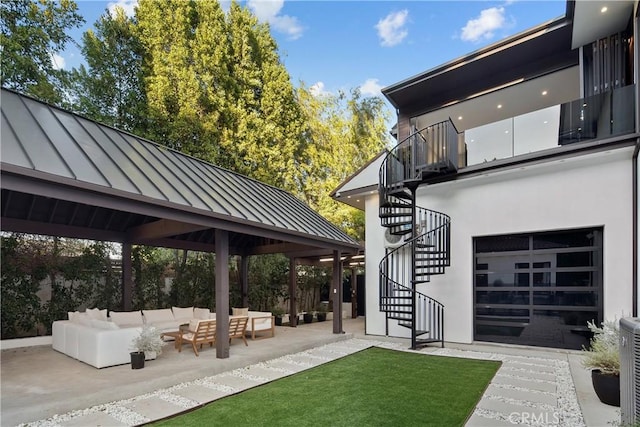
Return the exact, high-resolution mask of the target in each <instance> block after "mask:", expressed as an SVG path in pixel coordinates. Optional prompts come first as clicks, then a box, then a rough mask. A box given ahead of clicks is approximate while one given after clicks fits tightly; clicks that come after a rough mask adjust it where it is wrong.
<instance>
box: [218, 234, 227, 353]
mask: <svg viewBox="0 0 640 427" xmlns="http://www.w3.org/2000/svg"><path fill="white" fill-rule="evenodd" d="M215 248H216V278H215V279H216V281H215V289H216V336H218V337H221V338H220V339H217V340H216V357H217V358H218V359H227V358H228V357H229V340H228V339H226V338H224V337H228V336H229V233H228V232H227V231H226V230H220V229H216V244H215Z"/></svg>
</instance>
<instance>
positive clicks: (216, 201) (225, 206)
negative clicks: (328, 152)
mask: <svg viewBox="0 0 640 427" xmlns="http://www.w3.org/2000/svg"><path fill="white" fill-rule="evenodd" d="M25 104H28V106H29V108H27V107H26V106H25ZM0 107H1V111H2V138H3V141H2V143H3V147H2V148H3V149H2V159H1V160H2V164H3V165H5V164H6V165H13V166H19V167H21V168H25V170H33V171H36V172H47V173H49V174H52V175H54V177H53V178H52V179H51V181H52V182H54V183H55V182H56V179H55V176H60V177H64V178H71V179H73V180H76V181H78V186H81V187H82V186H86V185H85V184H82V183H87V184H91V185H94V186H95V187H93V188H94V190H95V191H100V187H107V188H110V189H113V190H118V191H120V192H121V193H122V194H123V195H126V193H129V194H130V195H131V196H128V197H130V198H132V199H135V198H136V196H144V197H145V198H146V199H147V200H151V201H152V200H154V199H155V200H157V201H158V204H159V205H163V206H167V203H168V204H169V205H173V207H175V208H176V209H184V210H189V211H190V212H194V210H195V211H200V212H202V213H203V214H205V215H212V214H213V215H214V216H215V217H216V218H225V219H226V220H228V221H231V222H236V223H242V224H246V223H254V224H256V226H257V227H260V228H263V229H267V230H269V229H270V230H274V231H280V232H283V233H290V234H291V235H306V236H307V238H311V239H318V240H317V241H318V242H320V241H322V242H323V243H322V245H321V246H323V247H324V246H325V245H326V244H327V243H329V244H331V245H338V246H348V247H354V248H355V247H357V246H358V243H357V242H356V241H355V240H353V239H352V238H350V237H349V236H348V235H347V234H346V233H344V232H343V231H342V230H340V229H338V228H337V227H335V226H334V225H333V224H331V223H330V222H329V221H327V220H326V219H325V218H323V217H322V216H320V215H319V214H318V213H316V212H315V211H313V210H312V209H311V208H310V207H309V206H307V205H306V204H304V203H303V202H302V201H301V200H299V199H297V198H296V197H294V196H293V195H292V194H290V193H287V192H286V191H284V190H281V189H278V188H276V187H273V186H270V185H267V184H265V183H262V182H260V181H257V180H254V179H251V178H248V177H246V176H243V175H240V174H237V173H235V172H232V171H229V170H226V169H223V168H220V167H217V166H215V165H212V164H210V163H207V162H204V161H201V160H198V159H196V158H193V157H190V156H188V155H185V154H182V153H179V152H177V151H174V150H171V149H169V148H166V147H164V146H160V145H158V144H155V143H153V142H150V141H147V140H144V139H142V138H139V137H137V136H135V135H132V134H130V133H127V132H123V131H120V130H117V129H114V128H111V127H108V126H105V125H102V124H99V123H96V122H94V121H91V120H89V119H86V118H83V117H80V116H77V115H75V114H73V113H70V112H68V111H65V110H61V109H59V108H56V107H52V106H50V105H47V104H44V103H41V102H39V101H36V100H34V99H31V98H28V97H26V96H23V95H20V94H17V93H15V92H13V91H10V90H7V89H2V103H1V104H0ZM13 170H15V169H12V171H13ZM25 175H29V174H28V173H26V174H25ZM39 176H40V177H41V175H39ZM109 194H113V193H112V192H111V193H109ZM181 207H182V208H181Z"/></svg>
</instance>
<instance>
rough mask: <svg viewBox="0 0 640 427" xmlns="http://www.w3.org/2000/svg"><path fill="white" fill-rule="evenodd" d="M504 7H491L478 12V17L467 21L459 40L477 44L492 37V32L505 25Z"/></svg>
mask: <svg viewBox="0 0 640 427" xmlns="http://www.w3.org/2000/svg"><path fill="white" fill-rule="evenodd" d="M504 14H505V10H504V7H492V8H489V9H484V10H483V11H481V12H480V16H478V17H477V18H475V19H470V20H469V21H467V25H465V26H464V28H462V32H461V34H460V38H461V39H462V40H464V41H468V42H478V41H480V40H483V39H484V40H487V39H490V38H491V37H493V32H494V31H495V30H499V29H500V28H503V27H504V25H505V24H506V20H505V17H504Z"/></svg>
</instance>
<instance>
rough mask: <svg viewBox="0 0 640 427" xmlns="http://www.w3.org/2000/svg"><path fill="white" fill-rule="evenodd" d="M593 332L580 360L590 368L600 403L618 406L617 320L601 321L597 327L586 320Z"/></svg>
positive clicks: (618, 356) (618, 352)
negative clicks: (588, 346) (588, 345)
mask: <svg viewBox="0 0 640 427" xmlns="http://www.w3.org/2000/svg"><path fill="white" fill-rule="evenodd" d="M587 326H588V327H589V330H590V331H591V332H593V338H592V339H591V347H590V348H589V349H588V350H587V349H585V348H583V350H585V358H584V360H583V362H582V364H583V366H584V367H585V368H588V369H591V382H592V383H593V389H594V390H595V392H596V395H598V399H600V401H601V402H602V403H606V404H607V405H612V406H620V328H619V326H618V321H617V320H608V321H604V322H602V327H598V326H597V325H596V324H595V322H587Z"/></svg>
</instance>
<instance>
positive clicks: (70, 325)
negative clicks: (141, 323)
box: [52, 320, 142, 368]
mask: <svg viewBox="0 0 640 427" xmlns="http://www.w3.org/2000/svg"><path fill="white" fill-rule="evenodd" d="M141 330H142V327H132V328H116V329H98V328H94V327H92V326H87V325H84V324H81V323H75V322H72V321H70V320H58V321H56V322H53V337H52V338H53V344H52V346H53V349H54V350H57V351H59V352H61V353H64V354H66V355H67V356H70V357H73V358H74V359H78V360H79V361H81V362H84V363H87V364H89V365H91V366H94V367H96V368H105V367H107V366H115V365H123V364H125V363H131V357H130V356H129V353H130V352H131V351H132V349H131V343H132V341H133V339H134V338H135V337H137V336H138V335H139V334H140V331H141Z"/></svg>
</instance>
